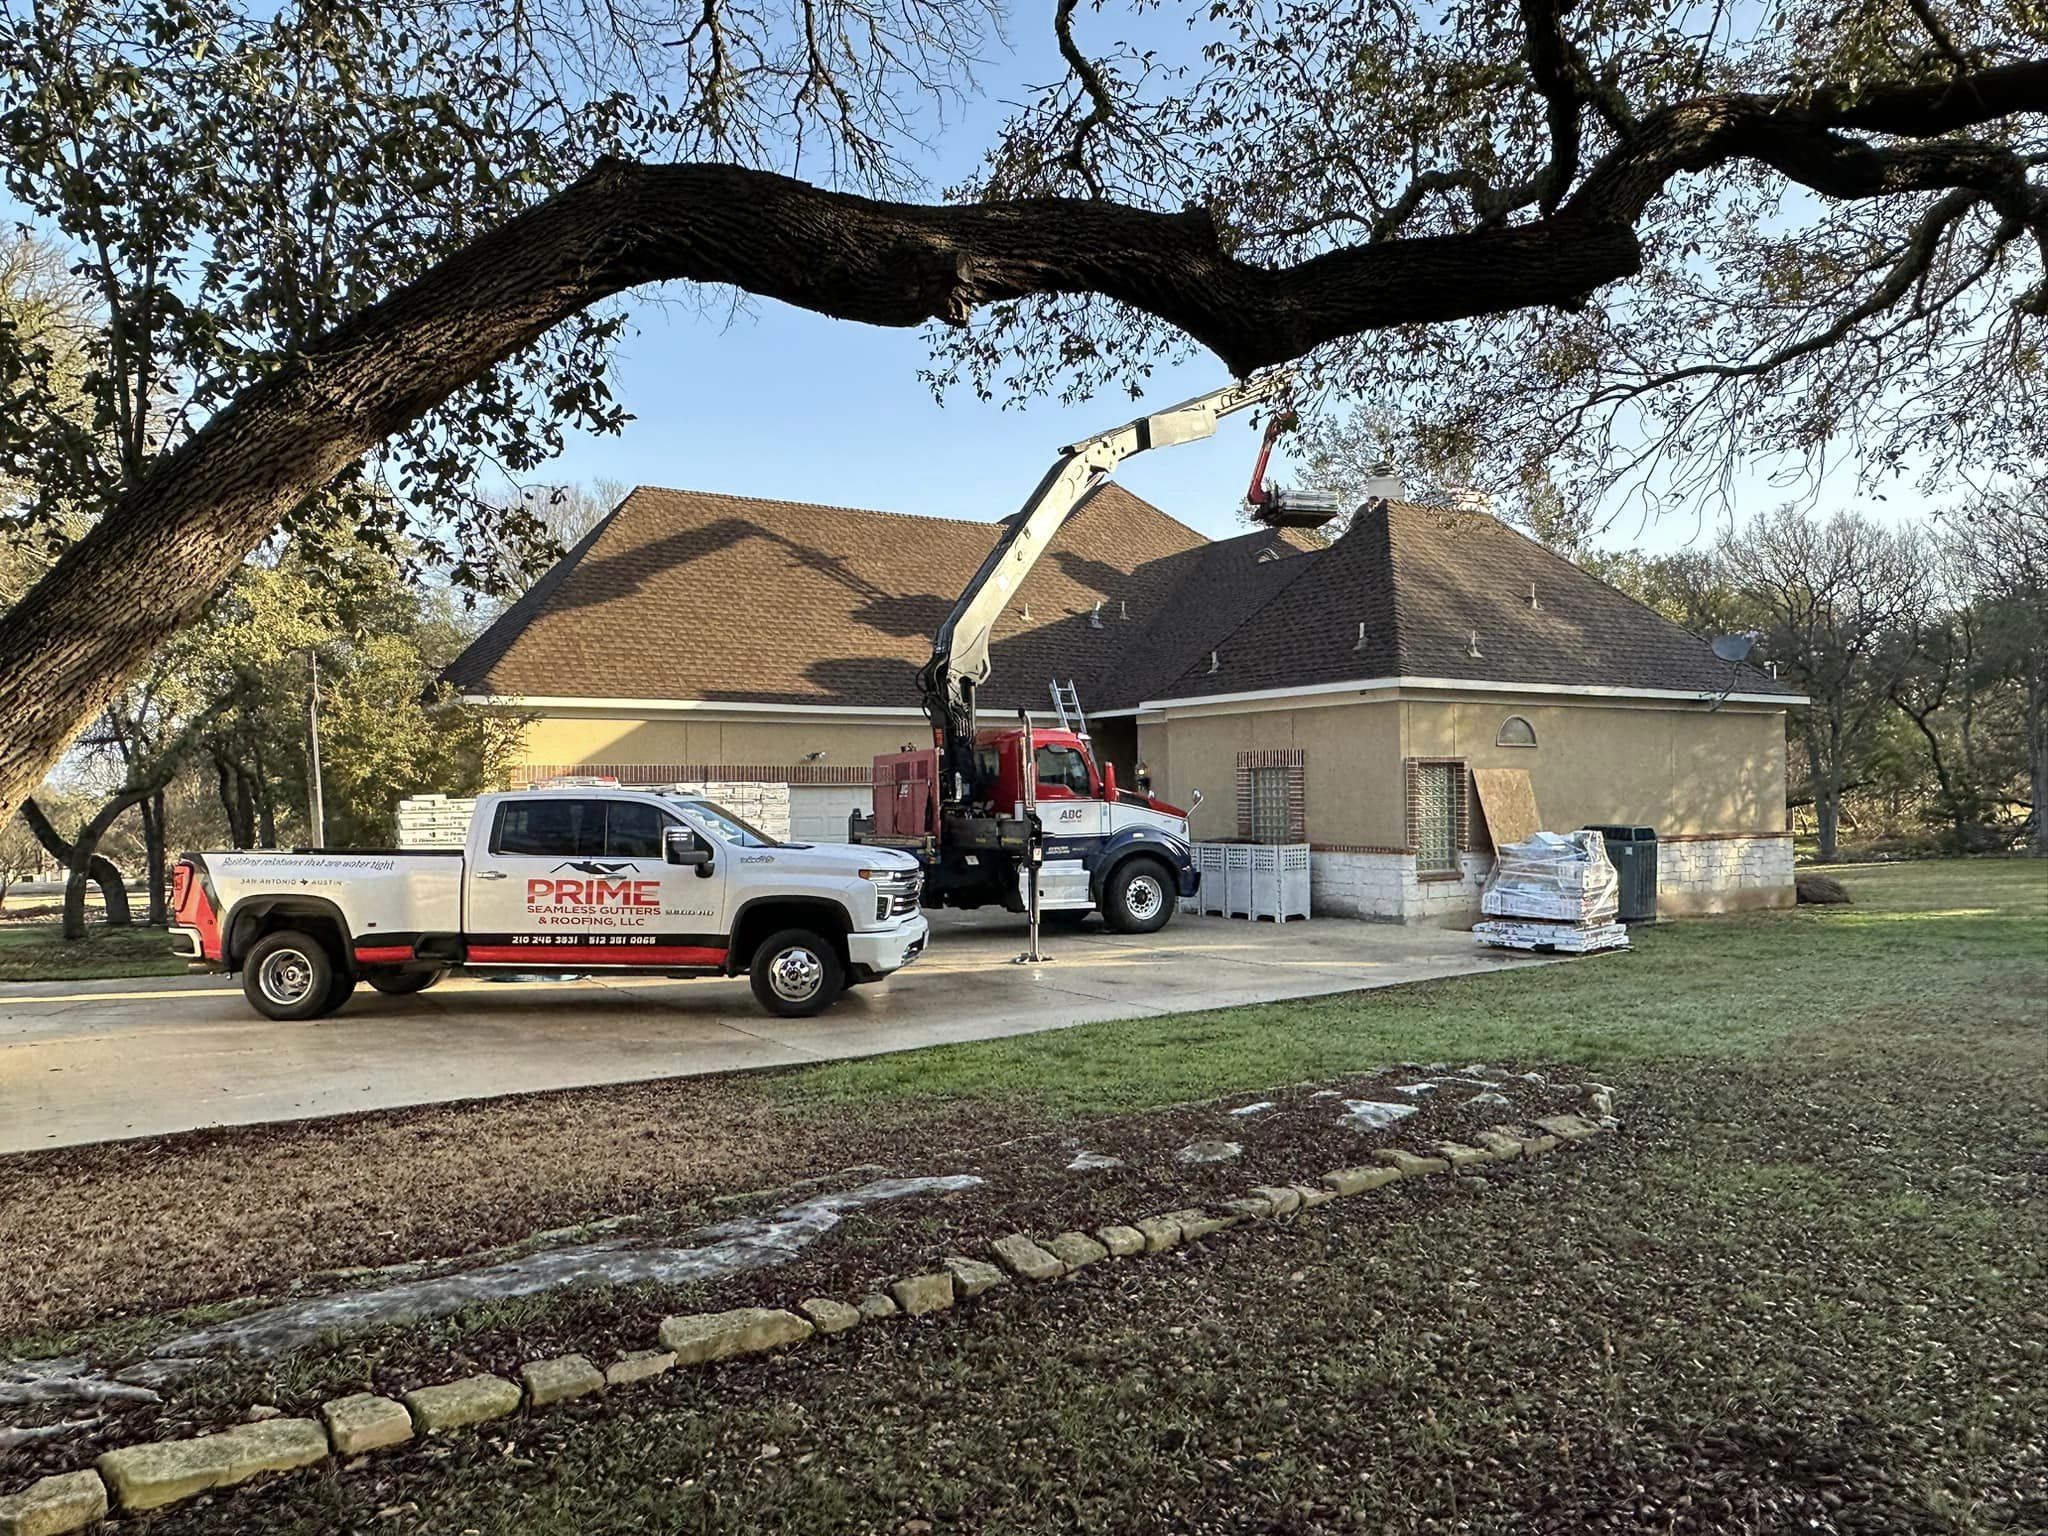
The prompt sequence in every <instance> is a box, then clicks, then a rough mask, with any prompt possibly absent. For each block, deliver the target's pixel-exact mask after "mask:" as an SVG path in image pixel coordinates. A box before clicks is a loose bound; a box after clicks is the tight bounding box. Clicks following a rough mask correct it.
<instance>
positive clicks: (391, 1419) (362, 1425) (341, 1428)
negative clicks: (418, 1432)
mask: <svg viewBox="0 0 2048 1536" xmlns="http://www.w3.org/2000/svg"><path fill="white" fill-rule="evenodd" d="M320 1418H321V1420H322V1422H324V1423H325V1424H326V1425H327V1438H328V1439H330V1440H332V1441H333V1442H334V1449H335V1451H336V1453H337V1454H339V1455H342V1456H360V1455H362V1454H363V1452H365V1451H377V1450H382V1449H383V1448H384V1447H385V1446H387V1445H403V1444H405V1442H406V1441H408V1440H410V1439H411V1438H412V1415H411V1414H409V1413H407V1412H406V1411H405V1405H404V1404H403V1403H400V1402H398V1401H396V1400H395V1399H392V1398H388V1397H379V1396H378V1395H377V1394H376V1393H374V1392H358V1393H356V1394H354V1395H353V1396H351V1397H337V1398H335V1399H333V1400H332V1401H330V1402H325V1403H322V1404H321V1405H320Z"/></svg>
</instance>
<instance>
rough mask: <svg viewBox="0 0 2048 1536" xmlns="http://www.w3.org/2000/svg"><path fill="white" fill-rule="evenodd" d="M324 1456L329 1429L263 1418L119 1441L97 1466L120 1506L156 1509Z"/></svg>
mask: <svg viewBox="0 0 2048 1536" xmlns="http://www.w3.org/2000/svg"><path fill="white" fill-rule="evenodd" d="M506 1385H507V1386H508V1387H510V1383H509V1382H508V1383H507V1384H506ZM513 1401H514V1403H515V1405H516V1403H517V1401H518V1393H517V1391H516V1390H514V1392H513ZM326 1456H327V1432H326V1431H325V1430H323V1429H322V1428H321V1427H320V1426H319V1425H318V1424H317V1423H315V1422H314V1421H313V1420H311V1419H266V1420H264V1421H263V1422H262V1423H258V1424H238V1425H236V1426H235V1427H234V1428H233V1429H229V1430H223V1431H222V1432H221V1433H220V1434H217V1435H201V1436H199V1437H198V1438H196V1439H192V1440H159V1441H157V1442H156V1443H154V1444H151V1445H128V1446H123V1447H121V1448H120V1449H119V1450H113V1451H108V1452H106V1453H104V1454H103V1455H102V1456H101V1457H100V1458H99V1460H98V1462H96V1463H95V1465H96V1466H98V1468H99V1471H100V1476H102V1477H103V1478H105V1479H106V1483H107V1486H108V1487H109V1488H111V1489H112V1490H113V1492H114V1496H115V1498H116V1499H118V1500H119V1501H120V1504H121V1507H122V1508H123V1509H159V1508H161V1507H162V1506H164V1505H166V1504H175V1503H177V1501H178V1500H180V1499H188V1498H190V1497H191V1496H192V1495H193V1494H195V1493H204V1492H205V1491H206V1490H207V1489H209V1488H226V1487H230V1486H232V1485H233V1484H235V1483H242V1482H247V1481H248V1480H249V1479H250V1478H252V1477H254V1476H256V1474H257V1473H259V1472H288V1471H290V1470H291V1469H292V1468H294V1467H303V1466H307V1465H310V1464H311V1463H313V1462H316V1461H322V1460H325V1459H326Z"/></svg>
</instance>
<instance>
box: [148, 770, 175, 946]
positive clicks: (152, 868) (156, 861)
mask: <svg viewBox="0 0 2048 1536" xmlns="http://www.w3.org/2000/svg"><path fill="white" fill-rule="evenodd" d="M164 836H165V828H164V792H163V791H162V790H160V789H159V790H157V791H156V792H155V793H154V794H152V795H151V796H150V797H149V798H148V799H147V800H144V801H143V802H142V850H143V862H144V865H145V868H146V869H147V872H148V875H147V878H148V880H149V926H150V927H152V928H167V927H169V926H170V921H171V919H170V903H169V901H168V900H167V899H166V895H167V893H166V892H165V890H164Z"/></svg>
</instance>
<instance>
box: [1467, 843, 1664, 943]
mask: <svg viewBox="0 0 2048 1536" xmlns="http://www.w3.org/2000/svg"><path fill="white" fill-rule="evenodd" d="M1619 898H1620V881H1619V880H1618V879H1617V878H1616V876H1615V873H1614V865H1613V864H1612V863H1611V862H1609V860H1608V857H1607V845H1606V842H1605V841H1604V840H1603V839H1602V838H1601V836H1600V834H1599V833H1597V832H1538V833H1537V834H1536V835H1535V836H1533V837H1531V838H1529V839H1528V840H1527V841H1525V842H1519V843H1510V844H1509V845H1508V846H1507V847H1505V848H1502V849H1500V850H1499V852H1498V855H1497V857H1496V858H1495V860H1494V866H1493V873H1492V874H1491V875H1490V876H1488V877H1487V881H1486V890H1485V892H1484V893H1483V894H1482V895H1481V897H1480V899H1479V907H1480V910H1481V911H1482V912H1484V913H1485V914H1486V917H1487V921H1484V922H1480V923H1478V924H1475V925H1474V927H1473V929H1472V932H1473V934H1474V935H1475V936H1476V937H1477V938H1478V939H1479V940H1480V942H1481V943H1485V944H1493V945H1497V946H1501V947H1505V948H1510V949H1555V950H1561V951H1564V952H1565V953H1568V954H1582V953H1585V952H1587V951H1590V950H1595V949H1625V948H1627V946H1628V930H1627V929H1625V928H1623V927H1622V926H1621V924H1619V923H1618V922H1616V921H1615V912H1616V910H1617V907H1618V903H1619Z"/></svg>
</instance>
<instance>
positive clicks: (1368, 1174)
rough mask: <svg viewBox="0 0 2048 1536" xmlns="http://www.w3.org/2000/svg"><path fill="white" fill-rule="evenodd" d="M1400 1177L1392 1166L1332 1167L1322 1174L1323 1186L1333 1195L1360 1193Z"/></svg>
mask: <svg viewBox="0 0 2048 1536" xmlns="http://www.w3.org/2000/svg"><path fill="white" fill-rule="evenodd" d="M1400 1177H1401V1174H1400V1171H1399V1170H1398V1169H1394V1168H1332V1169H1331V1170H1330V1171H1329V1172H1328V1173H1326V1174H1324V1175H1323V1188H1325V1189H1327V1190H1328V1191H1329V1192H1330V1193H1331V1194H1333V1195H1362V1194H1364V1193H1365V1192H1366V1191H1367V1190H1369V1189H1378V1188H1379V1187H1380V1186H1381V1185H1383V1184H1391V1183H1393V1182H1394V1180H1396V1179H1398V1178H1400Z"/></svg>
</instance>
